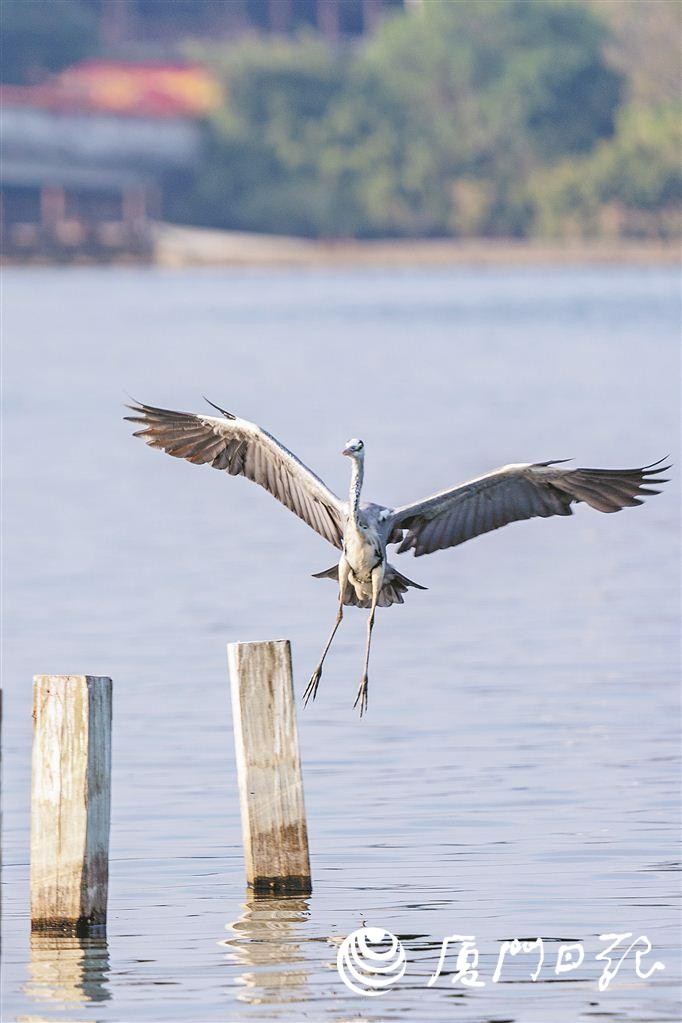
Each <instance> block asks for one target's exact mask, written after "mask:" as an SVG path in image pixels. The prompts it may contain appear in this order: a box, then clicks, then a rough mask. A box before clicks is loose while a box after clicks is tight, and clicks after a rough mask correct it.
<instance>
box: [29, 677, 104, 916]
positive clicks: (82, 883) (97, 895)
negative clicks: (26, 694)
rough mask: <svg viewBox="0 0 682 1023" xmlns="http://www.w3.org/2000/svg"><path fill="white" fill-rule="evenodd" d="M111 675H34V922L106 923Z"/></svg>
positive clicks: (32, 873)
mask: <svg viewBox="0 0 682 1023" xmlns="http://www.w3.org/2000/svg"><path fill="white" fill-rule="evenodd" d="M111 688H112V687H111V679H110V678H103V677H99V676H96V675H36V676H35V678H34V680H33V781H32V802H31V927H32V929H33V930H34V931H59V932H62V933H67V934H85V933H87V932H88V931H89V930H90V929H91V928H92V926H93V925H95V924H100V925H102V924H105V923H106V915H107V889H108V882H109V817H110V791H111Z"/></svg>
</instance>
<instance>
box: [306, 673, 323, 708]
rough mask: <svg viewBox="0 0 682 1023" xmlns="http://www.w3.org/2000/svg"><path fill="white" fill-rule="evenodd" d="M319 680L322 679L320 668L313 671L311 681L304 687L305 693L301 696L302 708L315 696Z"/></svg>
mask: <svg viewBox="0 0 682 1023" xmlns="http://www.w3.org/2000/svg"><path fill="white" fill-rule="evenodd" d="M321 678H322V668H316V669H315V671H314V672H313V674H312V676H311V679H310V682H309V683H308V685H307V686H306V690H305V692H304V694H303V706H304V707H307V706H308V701H309V700H314V699H315V697H316V696H317V687H318V686H319V684H320V679H321Z"/></svg>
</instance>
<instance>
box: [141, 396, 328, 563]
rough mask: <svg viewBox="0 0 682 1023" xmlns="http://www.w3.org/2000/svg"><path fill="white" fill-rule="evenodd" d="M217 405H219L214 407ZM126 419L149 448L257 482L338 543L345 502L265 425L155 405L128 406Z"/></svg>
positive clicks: (321, 533)
mask: <svg viewBox="0 0 682 1023" xmlns="http://www.w3.org/2000/svg"><path fill="white" fill-rule="evenodd" d="M215 407H216V408H217V406H215ZM128 408H129V409H131V411H132V412H133V413H134V415H132V416H126V417H125V418H126V419H127V420H129V421H130V422H131V423H139V424H141V425H142V427H143V429H140V430H136V431H135V433H134V436H135V437H141V438H142V439H143V440H144V441H145V442H146V443H147V444H149V446H150V447H153V448H160V449H162V450H163V451H166V452H167V453H168V454H169V455H173V456H174V457H175V458H184V459H186V460H187V461H189V462H192V463H193V464H194V465H206V464H210V465H212V466H213V467H214V468H216V469H222V470H225V471H227V472H228V473H229V474H230V475H231V476H245V477H246V478H247V479H250V480H253V482H254V483H258V484H260V486H262V487H264V488H265V489H266V490H267V491H268V492H269V493H270V494H272V496H273V497H275V498H276V499H277V500H278V501H280V502H281V503H282V504H283V505H284V506H285V507H287V508H289V509H290V511H292V512H294V514H296V515H298V517H299V518H301V519H302V520H303V521H304V522H306V523H307V524H308V525H309V526H310V527H311V528H312V529H314V530H315V531H316V532H317V533H319V534H320V536H322V537H324V539H325V540H328V541H329V542H330V543H331V544H333V545H334V546H335V547H338V548H340V547H341V545H342V537H343V521H344V506H343V504H342V502H341V501H340V500H339V498H338V497H337V496H336V494H334V493H332V491H331V490H330V489H329V488H328V487H327V485H326V484H325V483H324V482H323V481H322V480H321V479H320V478H319V477H318V476H316V475H315V473H313V472H312V471H311V470H310V469H309V468H308V467H307V466H306V465H304V464H303V462H301V461H300V460H299V459H298V458H297V457H296V456H295V455H294V454H292V452H291V451H289V450H288V449H287V448H285V447H284V445H283V444H280V442H279V441H278V440H276V439H275V438H274V437H272V436H271V435H270V434H269V433H267V432H266V431H265V430H263V429H261V428H260V427H259V426H256V425H255V423H250V422H248V421H247V420H246V419H239V418H237V416H234V415H232V413H230V412H225V411H224V410H223V409H218V411H219V412H222V413H223V417H224V418H219V417H217V416H204V415H201V414H195V413H191V412H173V411H171V410H169V409H161V408H156V407H155V406H153V405H143V404H142V403H136V404H134V405H128Z"/></svg>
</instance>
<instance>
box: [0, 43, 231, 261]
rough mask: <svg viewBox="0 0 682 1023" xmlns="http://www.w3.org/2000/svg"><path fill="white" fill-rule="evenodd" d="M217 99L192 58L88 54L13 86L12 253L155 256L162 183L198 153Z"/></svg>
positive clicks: (9, 144)
mask: <svg viewBox="0 0 682 1023" xmlns="http://www.w3.org/2000/svg"><path fill="white" fill-rule="evenodd" d="M217 100H218V92H217V86H216V85H215V83H214V82H213V80H212V79H211V78H210V76H208V75H207V74H206V72H205V71H204V70H203V69H202V68H199V67H194V66H192V65H127V64H121V63H115V62H110V61H106V62H104V61H87V62H85V63H83V64H80V65H76V66H75V67H72V68H68V69H67V70H66V71H64V72H62V73H61V74H60V75H58V76H56V77H55V78H54V79H53V80H52V81H51V82H49V83H47V84H45V85H40V86H5V87H3V89H2V91H1V93H0V102H1V104H2V137H3V138H2V142H3V144H2V163H1V167H0V173H1V187H0V198H1V212H2V221H1V228H0V232H1V244H2V253H3V255H4V256H5V257H7V258H10V259H35V258H40V259H45V258H48V259H54V260H65V261H66V260H70V259H78V258H88V259H101V260H109V259H114V258H122V257H125V258H134V259H142V260H145V259H149V258H150V257H151V253H152V237H151V225H152V221H153V219H156V218H158V215H159V203H160V189H161V188H162V186H163V183H164V181H166V180H167V179H168V178H169V177H170V176H172V175H177V174H183V173H188V172H190V171H191V170H192V168H193V167H194V166H195V165H196V163H197V161H198V159H199V155H200V150H201V130H200V126H199V120H198V119H199V118H201V117H203V116H205V115H206V114H207V113H208V112H209V110H210V109H211V108H212V107H213V105H214V104H215V103H216V102H217Z"/></svg>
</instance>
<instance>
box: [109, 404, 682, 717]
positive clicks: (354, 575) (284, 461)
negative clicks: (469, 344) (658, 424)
mask: <svg viewBox="0 0 682 1023" xmlns="http://www.w3.org/2000/svg"><path fill="white" fill-rule="evenodd" d="M209 405H211V406H212V407H213V408H214V409H215V410H216V411H217V412H219V413H220V416H219V417H218V416H213V415H203V414H202V413H192V412H173V411H170V410H168V409H161V408H155V407H154V406H152V405H143V404H141V403H136V404H134V405H129V406H127V407H128V408H129V409H131V410H132V411H133V412H134V413H135V414H134V415H132V416H126V417H125V418H126V419H127V420H129V421H130V422H133V423H137V424H141V425H142V429H140V430H137V431H136V432H135V434H134V436H136V437H142V438H143V439H144V440H145V441H146V443H147V444H149V445H150V446H151V447H154V448H161V449H162V450H164V451H166V452H167V453H168V454H169V455H173V456H174V457H175V458H185V459H187V461H189V462H193V463H194V464H196V465H202V464H208V465H212V466H213V467H214V468H216V469H223V470H225V471H226V472H228V473H229V474H230V475H231V476H245V477H246V478H247V479H250V480H253V481H254V482H255V483H259V484H260V485H261V486H262V487H264V488H265V489H266V490H267V491H269V493H271V494H272V495H273V497H275V498H277V500H278V501H280V502H281V503H282V504H283V505H285V506H286V507H287V508H289V509H290V510H291V511H293V512H294V513H295V514H296V515H298V516H299V518H301V519H302V520H303V521H304V522H306V523H307V524H308V525H309V526H310V527H311V528H312V529H314V530H315V531H316V532H317V533H319V534H320V536H322V537H324V539H325V540H328V541H329V543H331V544H332V545H333V546H334V547H336V548H337V549H338V550H339V551H340V552H341V553H340V557H339V560H338V563H337V564H334V565H333V566H332V567H331V568H329V569H327V570H325V571H323V572H317V573H315V578H318V579H322V578H324V579H333V580H335V581H336V582H337V584H338V609H337V613H336V620H335V622H334V627H333V629H332V631H331V634H330V636H329V639H328V640H327V643H326V645H325V647H324V650H323V652H322V656H321V657H320V660H319V663H318V665H317V667H316V668H315V670H314V672H313V674H312V676H311V678H310V682H309V683H308V686H307V688H306V690H305V693H304V696H303V699H304V701H305V703H306V704H307V703H308V701H309V700H311V699H312V700H314V699H315V697H316V695H317V689H318V686H319V683H320V678H321V676H322V667H323V664H324V660H325V658H326V656H327V653H328V651H329V648H330V647H331V644H332V641H333V639H334V636H335V635H336V631H337V629H338V627H339V625H340V624H341V621H342V619H343V609H344V607H345V606H347V605H353V606H356V607H363V608H369V617H368V620H367V639H366V645H365V659H364V669H363V673H362V678H361V680H360V685H359V687H358V692H357V696H356V698H355V706H357V705H358V704H359V707H360V715H361V716H362V714H363V713H364V712H365V710H366V709H367V691H368V671H369V653H370V646H371V640H372V629H373V627H374V616H375V612H376V609H377V607H388V606H390V605H391V604H402V603H403V594H404V593H405V592H406V591H407V589H408V588H410V587H414V588H415V589H418V590H424V589H426V587H425V586H421V585H420V584H419V583H416V582H413V581H412V580H411V579H408V578H407V577H406V576H405V575H403V574H402V573H401V572H399V571H398V569H397V568H395V567H394V566H393V565H391V564H389V562H388V560H387V551H386V548H387V546H388V545H390V544H396V545H397V551H396V553H398V554H402V553H404V552H406V551H410V550H411V551H413V552H414V556H415V557H421V556H422V555H423V554H431V553H432V552H433V551H438V550H444V549H445V548H447V547H456V546H457V545H458V544H461V543H464V541H465V540H470V539H472V537H475V536H480V535H481V534H482V533H488V532H490V531H491V530H493V529H499V528H500V527H501V526H506V525H507V524H508V523H510V522H517V521H520V520H522V519H530V518H534V517H536V516H539V517H541V518H548V517H549V516H552V515H571V514H572V508H571V506H572V505H573V504H578V503H580V502H584V503H585V504H587V505H589V506H590V507H591V508H595V509H596V510H597V511H600V512H607V513H610V512H617V511H620V510H621V509H622V508H629V507H633V506H634V505H638V504H641V503H642V497H641V496H639V495H649V494H658V493H660V491H658V490H656V489H653V488H652V487H651V486H650V484H652V483H666V482H667V480H666V479H665V478H663V477H661V476H660V473H662V472H665V470H666V469H668V468H670V466H668V465H662V464H661V463H662V462H663V461H664V459H661V460H660V461H658V462H653V463H651V464H650V465H645V466H642V467H641V468H638V469H578V468H566V467H563V463H565V462H566V461H568V459H559V460H553V461H547V462H535V463H519V464H514V465H505V466H503V467H502V468H501V469H494V470H493V471H492V472H488V473H486V474H485V475H483V476H477V477H476V478H474V479H472V480H469V481H467V482H465V483H460V484H459V485H458V486H456V487H451V488H449V489H447V490H443V491H441V492H440V493H437V494H433V495H432V496H431V497H427V498H425V499H424V500H421V501H417V502H415V503H414V504H407V505H403V506H402V507H399V508H390V507H387V506H384V505H380V504H371V503H362V502H361V495H362V483H363V476H364V463H365V446H364V443H363V441H361V440H359V439H357V438H353V439H352V440H349V441H348V442H347V443H346V445H345V447H344V448H343V451H342V454H344V455H346V456H347V457H348V458H350V460H351V463H352V467H351V478H350V491H349V495H348V500H347V501H342V500H341V499H340V498H338V497H337V496H336V494H334V493H333V492H332V491H331V490H330V489H329V487H328V486H327V485H326V484H325V483H324V482H323V481H322V480H321V479H320V478H319V476H316V475H315V473H314V472H312V470H310V469H309V468H308V467H307V466H306V465H304V464H303V462H301V461H300V459H298V458H297V457H296V455H294V454H293V453H292V452H291V451H289V450H288V449H287V448H285V447H284V445H283V444H281V443H280V442H279V441H278V440H276V439H275V438H274V437H273V436H272V435H271V434H269V433H268V432H267V431H266V430H263V429H262V428H261V427H259V426H256V424H255V423H250V422H248V421H247V420H246V419H240V418H239V417H237V416H236V415H233V413H231V412H227V411H225V409H222V408H220V406H218V405H214V404H213V402H209Z"/></svg>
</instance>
